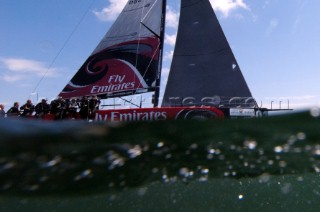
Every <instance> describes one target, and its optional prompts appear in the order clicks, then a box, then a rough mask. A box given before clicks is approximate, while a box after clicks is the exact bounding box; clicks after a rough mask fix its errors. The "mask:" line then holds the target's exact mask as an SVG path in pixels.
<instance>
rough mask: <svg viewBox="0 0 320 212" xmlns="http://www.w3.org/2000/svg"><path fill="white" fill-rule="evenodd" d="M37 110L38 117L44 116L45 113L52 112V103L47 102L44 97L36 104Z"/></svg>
mask: <svg viewBox="0 0 320 212" xmlns="http://www.w3.org/2000/svg"><path fill="white" fill-rule="evenodd" d="M35 110H36V117H37V118H43V116H44V115H45V114H48V113H49V112H50V105H49V104H48V103H47V100H46V99H42V100H41V102H39V103H38V104H37V105H36V108H35Z"/></svg>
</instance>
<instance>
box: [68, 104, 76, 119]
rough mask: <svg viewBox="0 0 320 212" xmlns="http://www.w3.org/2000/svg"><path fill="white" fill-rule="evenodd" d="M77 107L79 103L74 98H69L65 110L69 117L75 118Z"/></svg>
mask: <svg viewBox="0 0 320 212" xmlns="http://www.w3.org/2000/svg"><path fill="white" fill-rule="evenodd" d="M78 108H79V103H78V102H77V100H76V99H71V100H70V102H69V103H68V105H67V112H68V113H69V115H70V118H72V119H75V118H77V111H78Z"/></svg>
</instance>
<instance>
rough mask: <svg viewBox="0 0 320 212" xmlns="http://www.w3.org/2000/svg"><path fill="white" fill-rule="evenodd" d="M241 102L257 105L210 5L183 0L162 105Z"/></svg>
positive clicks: (230, 105) (227, 104)
mask: <svg viewBox="0 0 320 212" xmlns="http://www.w3.org/2000/svg"><path fill="white" fill-rule="evenodd" d="M239 103H240V104H242V106H245V107H254V106H255V105H256V103H255V101H254V99H253V98H252V95H251V92H250V90H249V88H248V86H247V83H246V82H245V79H244V77H243V75H242V73H241V70H240V68H239V65H238V63H237V61H236V59H235V57H234V55H233V53H232V50H231V48H230V46H229V44H228V41H227V39H226V37H225V35H224V33H223V31H222V28H221V26H220V24H219V22H218V19H217V17H216V15H215V13H214V11H213V9H212V7H211V5H210V2H209V1H208V0H182V1H181V11H180V20H179V28H178V34H177V40H176V45H175V50H174V55H173V60H172V64H171V69H170V74H169V78H168V82H167V86H166V90H165V94H164V98H163V102H162V106H163V107H175V106H192V105H197V106H200V105H211V106H220V107H232V105H233V104H236V105H237V106H238V104H239ZM243 104H245V105H243Z"/></svg>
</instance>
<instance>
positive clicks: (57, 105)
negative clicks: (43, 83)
mask: <svg viewBox="0 0 320 212" xmlns="http://www.w3.org/2000/svg"><path fill="white" fill-rule="evenodd" d="M51 113H52V114H54V119H55V120H59V119H63V118H65V113H66V102H65V100H64V99H63V98H62V97H61V96H59V97H58V98H57V99H55V100H53V101H52V102H51Z"/></svg>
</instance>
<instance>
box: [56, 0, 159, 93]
mask: <svg viewBox="0 0 320 212" xmlns="http://www.w3.org/2000/svg"><path fill="white" fill-rule="evenodd" d="M162 6H163V5H162V1H158V0H145V1H141V0H136V1H128V3H127V4H126V6H125V7H124V9H123V11H122V12H121V13H120V15H119V17H118V18H117V20H116V21H115V23H114V24H113V25H112V27H111V28H110V30H109V31H108V32H107V33H106V35H105V36H104V37H103V39H102V41H101V42H100V43H99V44H98V46H97V47H96V49H95V50H94V51H93V53H92V54H91V56H90V57H89V58H88V59H87V60H86V61H85V63H84V64H83V65H82V66H81V68H80V69H79V71H78V72H77V73H76V74H75V75H74V76H73V78H72V79H71V80H70V82H69V83H68V84H67V85H66V86H65V88H64V89H63V90H62V92H61V93H60V94H59V96H61V97H63V98H64V99H70V98H74V97H81V96H92V95H96V96H99V97H101V98H108V97H116V96H125V95H132V94H135V93H143V92H148V91H153V90H155V86H156V85H155V84H156V77H157V75H158V66H159V61H160V58H159V55H160V50H159V46H160V40H161V39H160V30H161V13H162Z"/></svg>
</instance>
